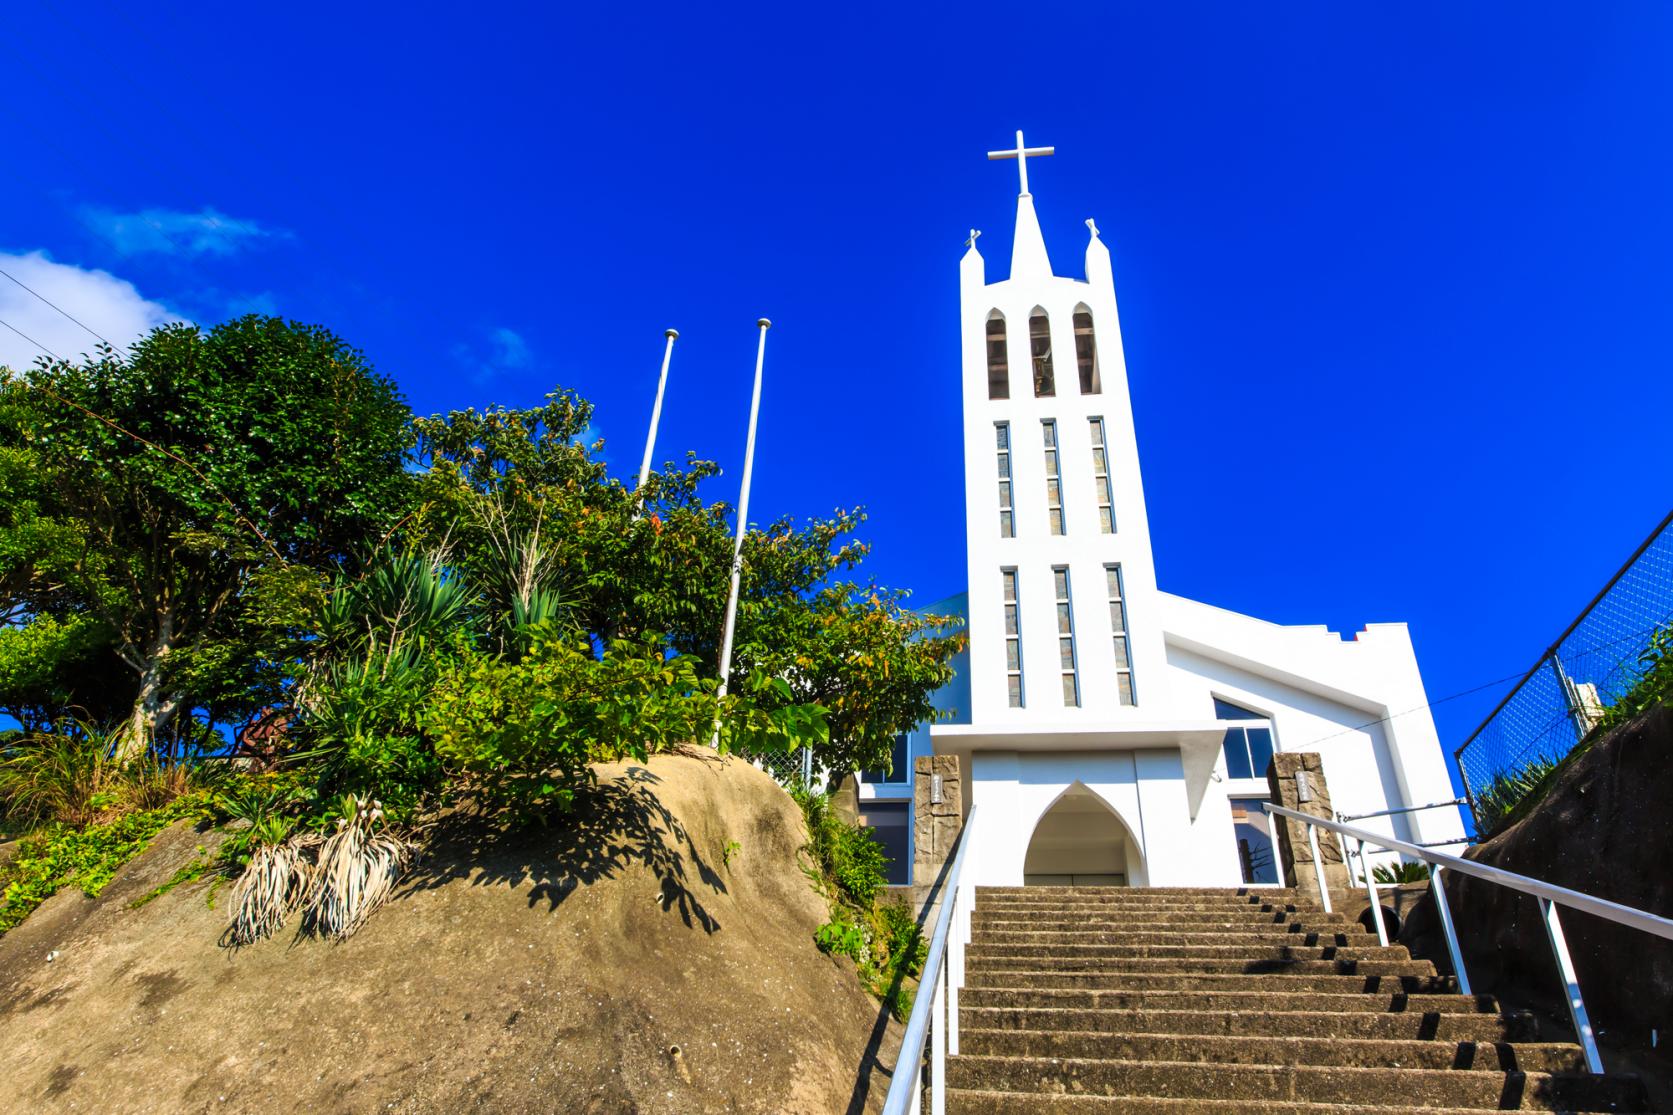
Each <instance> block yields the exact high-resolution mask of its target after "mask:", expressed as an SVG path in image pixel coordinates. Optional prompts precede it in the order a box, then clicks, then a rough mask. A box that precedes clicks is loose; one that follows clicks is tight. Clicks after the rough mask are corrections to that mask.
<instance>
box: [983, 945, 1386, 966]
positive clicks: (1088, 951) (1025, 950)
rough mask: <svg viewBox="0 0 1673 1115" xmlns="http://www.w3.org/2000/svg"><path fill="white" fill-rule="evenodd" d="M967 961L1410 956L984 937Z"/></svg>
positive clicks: (1374, 949) (1328, 948) (1315, 948)
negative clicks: (1017, 941)
mask: <svg viewBox="0 0 1673 1115" xmlns="http://www.w3.org/2000/svg"><path fill="white" fill-rule="evenodd" d="M964 953H965V956H966V957H968V958H969V960H971V961H988V960H997V959H1000V958H1006V959H1009V958H1013V957H1015V958H1024V957H1026V958H1028V959H1031V960H1034V959H1038V960H1057V961H1061V962H1063V964H1065V965H1066V966H1068V967H1075V966H1076V965H1074V964H1071V963H1069V962H1070V961H1080V960H1248V961H1265V960H1402V961H1409V960H1411V958H1412V957H1411V953H1409V952H1407V951H1406V946H1404V945H1389V946H1388V947H1386V948H1384V947H1381V946H1379V945H1378V944H1377V943H1376V941H1375V940H1373V941H1372V942H1371V947H1370V948H1353V947H1350V946H1346V945H1343V946H1336V945H1304V944H1300V943H1297V944H1288V943H1280V944H1274V945H1266V944H1254V945H1181V944H1167V945H1106V944H1099V943H1097V942H1075V943H1072V944H1069V943H1063V944H1052V943H1043V944H1011V943H993V944H990V943H988V942H987V941H985V940H976V941H972V942H971V943H970V945H969V946H968V947H967V948H966V949H965V950H964Z"/></svg>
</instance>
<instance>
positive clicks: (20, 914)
mask: <svg viewBox="0 0 1673 1115" xmlns="http://www.w3.org/2000/svg"><path fill="white" fill-rule="evenodd" d="M207 814H208V806H207V803H206V802H205V800H204V799H203V798H202V797H201V796H194V797H184V798H179V799H177V800H175V801H174V802H172V803H170V804H169V805H166V806H164V807H163V808H161V809H151V810H142V811H137V812H133V813H127V814H124V815H122V816H120V817H118V818H116V819H115V820H113V821H110V822H108V823H106V824H92V825H88V826H87V827H86V828H85V829H81V830H77V829H74V828H71V827H69V826H66V825H52V826H49V827H48V828H45V829H43V830H41V831H39V832H37V833H35V834H33V835H31V836H28V837H25V838H24V839H23V840H22V841H21V842H20V844H19V846H18V850H17V854H16V855H15V856H13V858H12V860H11V862H10V863H8V864H7V865H6V867H5V868H4V870H3V871H0V884H3V885H4V889H3V890H0V934H4V933H5V932H6V931H7V930H10V929H12V928H14V927H15V926H17V925H18V924H19V923H20V922H22V921H23V919H24V918H26V917H28V916H29V914H30V912H31V911H33V910H34V909H35V907H37V906H39V905H40V904H41V903H42V902H45V901H46V900H47V899H48V898H51V897H52V896H53V895H54V894H56V893H58V891H60V890H62V889H63V888H64V887H68V886H75V887H79V888H81V891H82V893H83V894H86V895H87V896H88V897H89V898H96V897H98V895H99V892H100V891H101V890H103V889H104V888H105V885H106V884H107V883H109V882H110V880H111V879H112V878H113V877H114V876H115V874H116V872H117V870H118V869H120V868H121V867H122V865H123V864H125V863H127V862H128V861H129V860H131V859H133V858H134V857H135V856H137V855H139V853H141V852H143V851H144V850H145V849H146V847H147V846H149V845H150V843H151V841H152V839H153V838H155V837H156V835H157V834H158V833H159V832H162V831H163V829H165V828H167V827H168V826H169V825H171V824H173V823H174V822H175V821H178V820H181V819H183V818H187V817H205V816H207Z"/></svg>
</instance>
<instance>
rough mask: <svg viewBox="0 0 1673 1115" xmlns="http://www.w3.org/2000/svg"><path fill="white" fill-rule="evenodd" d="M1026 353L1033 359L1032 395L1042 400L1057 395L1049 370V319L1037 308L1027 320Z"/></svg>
mask: <svg viewBox="0 0 1673 1115" xmlns="http://www.w3.org/2000/svg"><path fill="white" fill-rule="evenodd" d="M1028 351H1029V354H1030V355H1031V356H1032V357H1033V359H1034V394H1035V395H1036V396H1038V397H1039V398H1042V399H1044V398H1047V397H1048V396H1051V395H1055V394H1057V380H1056V378H1055V377H1054V376H1053V375H1052V370H1051V319H1050V318H1048V317H1046V311H1044V310H1042V309H1039V308H1038V307H1036V308H1035V310H1034V313H1033V314H1031V315H1030V316H1029V318H1028Z"/></svg>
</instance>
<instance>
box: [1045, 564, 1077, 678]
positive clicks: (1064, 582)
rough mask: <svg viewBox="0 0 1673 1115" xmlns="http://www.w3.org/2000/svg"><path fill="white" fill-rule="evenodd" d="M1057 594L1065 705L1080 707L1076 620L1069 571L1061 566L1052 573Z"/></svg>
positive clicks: (1058, 646) (1058, 637)
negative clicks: (1076, 674)
mask: <svg viewBox="0 0 1673 1115" xmlns="http://www.w3.org/2000/svg"><path fill="white" fill-rule="evenodd" d="M1051 576H1052V583H1053V586H1054V587H1055V589H1056V592H1057V655H1058V660H1059V668H1060V669H1061V670H1062V672H1063V705H1064V707H1065V708H1076V707H1078V706H1079V705H1080V684H1079V682H1078V680H1077V679H1076V677H1075V619H1074V615H1073V614H1072V611H1071V609H1070V607H1069V569H1068V567H1067V566H1063V565H1059V566H1056V567H1055V568H1053V569H1052V571H1051Z"/></svg>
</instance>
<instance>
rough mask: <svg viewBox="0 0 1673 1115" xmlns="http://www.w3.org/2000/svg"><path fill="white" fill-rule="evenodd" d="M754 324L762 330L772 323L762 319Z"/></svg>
mask: <svg viewBox="0 0 1673 1115" xmlns="http://www.w3.org/2000/svg"><path fill="white" fill-rule="evenodd" d="M755 324H757V325H759V326H760V327H761V328H763V329H766V328H769V327H770V326H771V325H772V324H773V323H772V322H770V321H768V320H767V319H766V318H762V319H761V320H760V321H758V322H756V323H755Z"/></svg>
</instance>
